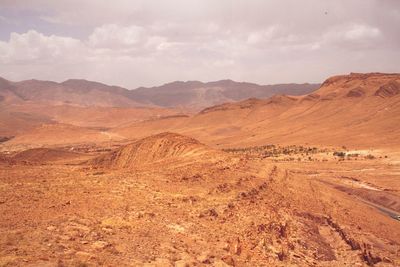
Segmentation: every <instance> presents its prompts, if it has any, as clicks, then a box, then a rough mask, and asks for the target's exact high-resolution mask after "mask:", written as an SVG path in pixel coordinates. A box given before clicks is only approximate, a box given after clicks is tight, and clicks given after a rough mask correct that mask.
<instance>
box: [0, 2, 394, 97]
mask: <svg viewBox="0 0 400 267" xmlns="http://www.w3.org/2000/svg"><path fill="white" fill-rule="evenodd" d="M399 32H400V2H399V1H396V0H384V1H378V0H352V1H345V0H340V1H320V0H306V1H296V0H284V1H282V0H279V1H278V0H274V1H261V0H251V1H249V0H238V1H228V0H221V1H212V0H171V1H156V0H136V1H129V0H118V1H112V2H110V1H105V0H96V1H94V0H86V1H78V0H71V1H50V0H32V1H20V0H2V1H1V2H0V76H2V77H4V78H6V79H10V80H23V79H31V78H35V79H46V80H55V81H63V80H66V79H69V78H83V79H88V80H95V81H99V82H104V83H107V84H115V85H120V86H125V87H127V88H130V89H133V88H136V87H139V86H155V85H159V84H163V83H166V82H170V81H174V80H201V81H211V80H220V79H225V78H230V79H233V80H237V81H248V82H256V83H260V84H272V83H288V82H322V81H323V80H324V79H325V78H327V77H329V76H331V75H335V74H340V73H349V72H372V71H379V72H398V71H399V68H398V62H399V61H400V49H399V48H400V34H399Z"/></svg>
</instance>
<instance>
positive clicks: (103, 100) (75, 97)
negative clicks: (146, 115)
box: [13, 80, 143, 107]
mask: <svg viewBox="0 0 400 267" xmlns="http://www.w3.org/2000/svg"><path fill="white" fill-rule="evenodd" d="M13 85H14V89H13V91H14V92H15V93H16V94H18V95H19V96H21V97H22V98H23V99H24V100H26V101H33V102H37V103H47V104H52V105H54V104H57V105H59V104H71V105H79V106H103V107H135V106H143V104H140V103H137V102H136V101H134V100H133V99H130V98H129V97H128V96H127V94H128V92H129V91H128V90H127V89H124V88H121V87H117V86H108V85H105V84H101V83H97V82H90V81H86V80H68V81H65V82H63V83H56V82H51V81H39V80H27V81H21V82H15V83H13Z"/></svg>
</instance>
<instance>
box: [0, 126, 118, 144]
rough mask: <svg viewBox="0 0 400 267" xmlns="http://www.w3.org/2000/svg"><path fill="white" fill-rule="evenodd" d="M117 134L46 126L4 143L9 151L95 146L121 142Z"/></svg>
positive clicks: (84, 128)
mask: <svg viewBox="0 0 400 267" xmlns="http://www.w3.org/2000/svg"><path fill="white" fill-rule="evenodd" d="M121 139H123V138H122V137H120V136H118V135H116V134H109V133H107V132H104V131H102V129H96V128H88V127H79V126H74V125H69V124H59V123H55V124H44V125H41V126H39V127H37V128H34V129H33V130H31V131H29V132H26V133H23V134H20V135H18V136H16V137H15V138H13V139H11V140H10V141H7V142H5V143H3V146H4V147H5V148H7V149H12V150H20V149H21V148H35V147H41V146H49V145H66V144H82V143H86V144H93V143H102V142H107V141H110V140H121Z"/></svg>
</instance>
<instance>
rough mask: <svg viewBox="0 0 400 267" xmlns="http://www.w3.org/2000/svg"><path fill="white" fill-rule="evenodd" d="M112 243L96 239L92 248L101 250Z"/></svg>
mask: <svg viewBox="0 0 400 267" xmlns="http://www.w3.org/2000/svg"><path fill="white" fill-rule="evenodd" d="M109 245H110V244H109V243H107V242H105V241H96V242H94V243H93V244H92V248H94V249H97V250H101V249H104V248H106V247H108V246H109Z"/></svg>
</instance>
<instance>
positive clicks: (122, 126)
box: [0, 73, 400, 266]
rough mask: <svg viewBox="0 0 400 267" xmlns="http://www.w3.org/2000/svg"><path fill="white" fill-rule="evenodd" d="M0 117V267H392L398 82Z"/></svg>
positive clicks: (33, 106)
mask: <svg viewBox="0 0 400 267" xmlns="http://www.w3.org/2000/svg"><path fill="white" fill-rule="evenodd" d="M10 90H11V89H10ZM10 99H11V98H10ZM9 101H11V100H9ZM120 101H122V100H120ZM124 101H125V100H124ZM126 101H127V100H126ZM124 103H125V102H124ZM43 107H45V108H43ZM0 111H1V112H0V115H2V116H3V117H2V118H6V119H7V120H6V119H4V120H2V123H3V124H2V128H3V125H5V126H4V127H5V128H3V129H2V130H3V131H1V132H2V133H3V136H4V137H3V139H2V143H0V151H1V154H0V214H1V216H0V266H399V265H400V227H399V226H400V217H399V216H400V181H399V179H400V152H399V151H400V150H399V148H400V142H399V139H398V137H399V136H400V126H399V122H400V75H399V74H379V73H372V74H350V75H342V76H335V77H332V78H329V79H327V80H326V81H325V82H324V83H323V84H322V85H321V87H320V88H319V89H317V90H316V91H314V92H312V93H308V94H305V95H300V96H298V95H297V96H291V95H275V96H272V97H270V98H262V99H255V98H252V99H248V100H243V101H238V102H229V103H224V104H219V105H216V106H212V107H207V108H205V109H202V110H200V111H196V110H193V109H189V108H188V109H183V108H179V109H178V108H176V109H173V108H166V107H146V108H138V107H123V108H112V107H101V108H100V107H96V108H94V107H85V108H82V107H77V106H73V105H64V104H63V105H59V104H57V105H55V104H54V103H53V104H51V105H50V104H48V103H47V104H45V103H32V101H30V102H29V103H25V102H21V101H20V100H18V101H17V102H12V103H11V102H9V103H5V104H3V106H2V110H0ZM22 113H24V114H25V113H30V114H33V115H32V116H36V117H35V118H38V120H37V123H35V124H34V125H28V126H29V127H26V126H27V125H26V124H24V123H23V122H24V121H30V119H29V118H25V117H22V116H21V114H22ZM82 114H84V115H82ZM86 118H88V119H86ZM13 122H15V123H14V124H13ZM18 123H20V124H18ZM7 125H11V126H13V128H12V127H11V126H10V127H9V128H6V127H7Z"/></svg>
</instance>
